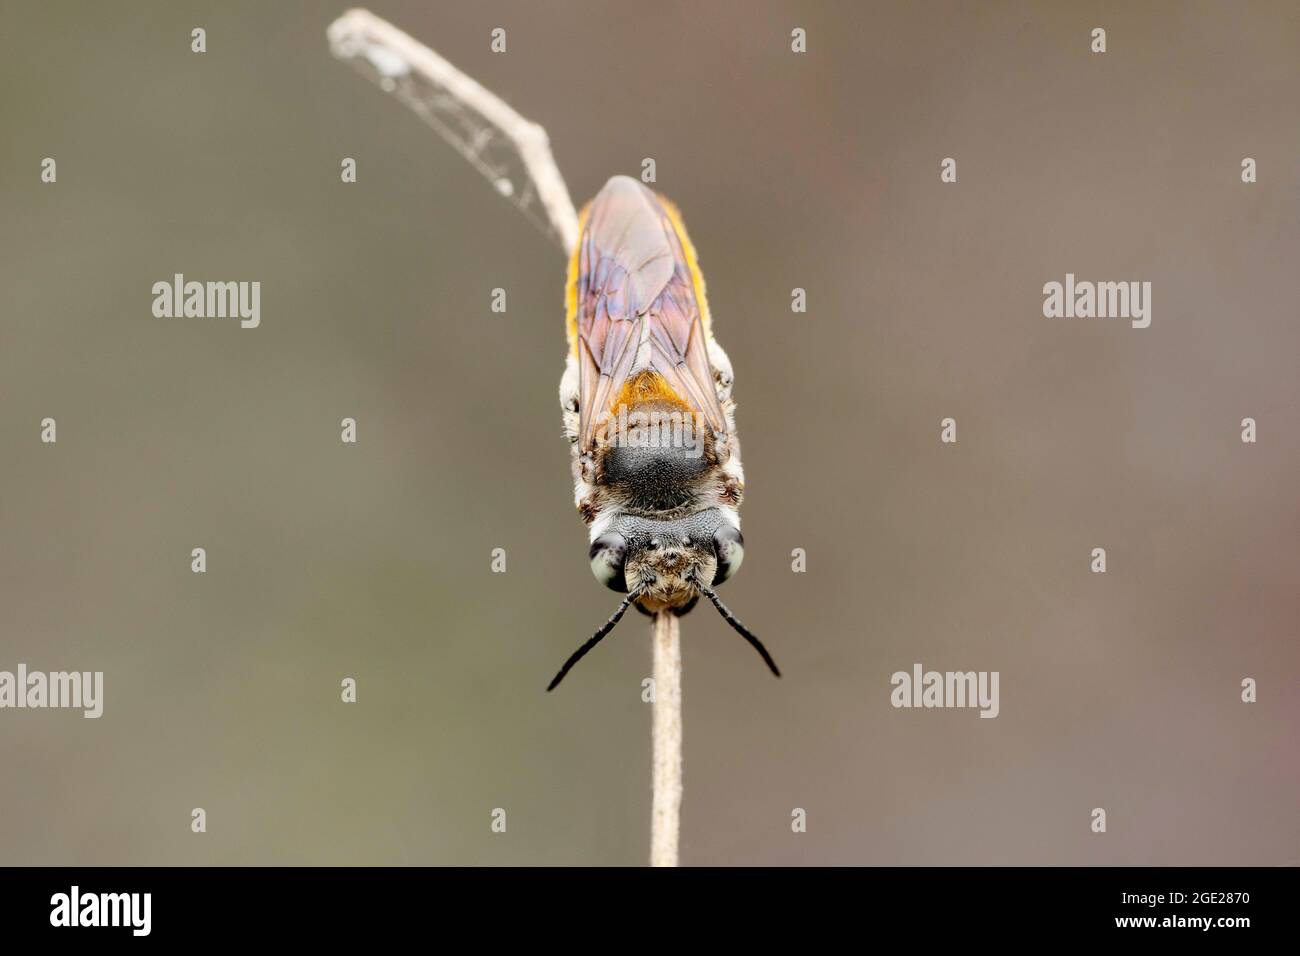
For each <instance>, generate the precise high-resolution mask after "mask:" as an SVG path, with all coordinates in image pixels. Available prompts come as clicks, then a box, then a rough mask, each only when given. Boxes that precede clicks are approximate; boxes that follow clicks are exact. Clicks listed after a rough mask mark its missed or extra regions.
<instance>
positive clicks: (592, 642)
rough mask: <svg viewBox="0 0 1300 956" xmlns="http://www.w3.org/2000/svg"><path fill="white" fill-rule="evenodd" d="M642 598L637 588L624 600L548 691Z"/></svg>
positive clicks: (551, 683)
mask: <svg viewBox="0 0 1300 956" xmlns="http://www.w3.org/2000/svg"><path fill="white" fill-rule="evenodd" d="M640 596H641V589H640V588H637V589H636V590H635V591H633V592H632V593H631V594H629V595H628V596H627V597H625V598H623V603H622V604H620V605H619V606H618V610H617V611H615V612H614V613H613V614H611V615H610V617H609V620H608V621H606V622H605V623H604V625H602V627H601V629H600V630H599V631H597V632H596V633H595V634H593V635H591V640H589V641H587V643H586V644H583V645H582V646H581V647H580V648H578V649H577V650H576V651H574V652H573V654H572V655H570V657H569V659H568V660H567V661H565V662H564V666H563V667H561V668H560V672H559V673H558V674H556V675H555V677H554V678H553V679H552V680H551V682H550V683H549V684H547V685H546V690H547V691H548V692H549V691H553V690H555V688H556V687H557V686H558V685H559V683H560V681H562V680H564V675H565V674H567V673H569V671H570V670H572V669H573V665H574V664H576V663H578V661H580V660H582V659H583V658H584V657H585V656H586V655H587V651H589V650H591V649H592V648H593V647H595V646H596V645H597V644H599V643H600V642H601V639H602V638H604V636H605V635H606V634H608V633H609V632H610V631H612V630H614V625H615V624H617V623H618V622H619V621H621V620H622V619H623V612H624V611H626V610H627V609H628V607H629V606H631V604H632V602H633V601H635V600H636V599H637V598H639V597H640ZM763 654H764V655H766V654H767V651H764V652H763Z"/></svg>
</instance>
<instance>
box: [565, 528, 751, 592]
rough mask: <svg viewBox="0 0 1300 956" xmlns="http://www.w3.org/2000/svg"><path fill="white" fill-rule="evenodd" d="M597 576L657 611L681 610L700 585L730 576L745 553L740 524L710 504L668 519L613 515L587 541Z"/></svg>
mask: <svg viewBox="0 0 1300 956" xmlns="http://www.w3.org/2000/svg"><path fill="white" fill-rule="evenodd" d="M588 557H589V558H590V560H591V572H592V574H594V575H595V576H596V580H597V581H599V582H600V583H601V584H603V585H605V587H607V588H609V589H610V590H613V591H619V592H621V593H624V594H628V593H635V594H636V595H637V597H636V598H634V600H636V602H637V603H638V604H639V605H640V606H641V607H642V608H644V609H645V610H647V611H649V612H651V613H655V612H658V611H663V610H668V609H673V610H677V611H678V613H684V611H685V610H689V608H690V606H691V605H693V604H694V603H695V601H696V600H698V599H699V596H700V594H701V593H702V592H701V589H700V585H704V586H705V587H710V588H711V587H714V586H716V585H719V584H721V583H722V582H724V581H726V580H727V579H728V578H730V577H731V576H732V575H733V574H735V573H736V571H737V570H738V569H739V568H740V563H741V562H742V561H743V560H744V558H745V539H744V538H743V537H741V534H740V529H739V528H737V527H736V526H735V525H733V524H731V523H730V522H729V521H727V520H725V519H724V518H723V516H722V514H721V512H719V511H717V510H716V509H715V510H710V511H706V512H702V513H697V514H694V515H689V516H687V517H685V518H679V519H676V520H672V521H651V520H647V519H644V518H634V517H622V518H618V519H615V521H614V522H613V523H612V525H611V527H610V529H609V530H607V531H605V532H604V533H602V534H600V535H598V536H597V537H596V539H595V540H594V541H592V542H591V550H590V552H589V554H588Z"/></svg>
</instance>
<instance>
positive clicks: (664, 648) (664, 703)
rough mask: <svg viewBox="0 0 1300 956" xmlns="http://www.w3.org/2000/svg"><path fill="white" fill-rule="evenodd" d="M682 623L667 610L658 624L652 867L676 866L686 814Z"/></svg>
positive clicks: (656, 621)
mask: <svg viewBox="0 0 1300 956" xmlns="http://www.w3.org/2000/svg"><path fill="white" fill-rule="evenodd" d="M680 620H681V619H680V618H678V617H676V616H675V615H673V614H670V613H668V612H667V611H664V612H662V613H660V614H658V615H656V616H655V621H654V679H655V685H654V686H655V698H654V705H653V706H654V718H653V723H654V730H653V736H654V766H653V787H654V799H653V802H652V804H651V815H650V865H651V866H676V865H677V842H678V832H679V831H680V829H681V809H682V644H681V632H680V630H679V627H680Z"/></svg>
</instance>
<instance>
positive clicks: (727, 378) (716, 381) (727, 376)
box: [708, 335, 732, 405]
mask: <svg viewBox="0 0 1300 956" xmlns="http://www.w3.org/2000/svg"><path fill="white" fill-rule="evenodd" d="M708 347H709V365H711V366H712V367H713V387H714V388H715V389H717V392H718V401H719V402H721V403H722V404H724V405H725V404H726V403H727V402H728V401H729V400H730V399H731V385H732V373H731V359H729V358H727V353H726V352H724V351H723V350H722V346H721V345H719V344H718V340H717V339H715V338H714V337H713V336H712V335H710V336H709V346H708Z"/></svg>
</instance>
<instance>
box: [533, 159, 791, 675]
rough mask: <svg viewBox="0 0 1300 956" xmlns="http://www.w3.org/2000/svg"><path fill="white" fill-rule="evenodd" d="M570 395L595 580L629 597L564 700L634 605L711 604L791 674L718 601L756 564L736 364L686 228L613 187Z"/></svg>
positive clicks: (579, 492)
mask: <svg viewBox="0 0 1300 956" xmlns="http://www.w3.org/2000/svg"><path fill="white" fill-rule="evenodd" d="M566 312H567V317H566V325H567V334H568V345H569V350H568V358H567V360H566V363H565V368H564V375H563V377H562V379H561V380H560V404H561V407H562V409H563V416H564V433H565V436H566V437H567V438H568V440H569V442H570V446H571V458H572V470H573V487H574V492H573V493H574V502H575V504H576V505H577V508H578V513H579V514H580V515H581V516H582V519H583V521H585V522H586V523H587V525H588V531H589V541H590V551H589V554H588V557H589V559H590V562H591V571H592V574H594V575H595V577H596V580H597V581H599V582H600V583H601V584H604V585H605V586H606V587H608V588H610V589H611V590H614V591H618V592H620V593H622V594H624V595H626V596H625V597H624V598H623V600H622V602H621V603H620V604H619V605H618V608H617V609H616V610H615V611H614V613H613V614H612V615H611V616H610V618H609V620H608V621H606V622H605V624H604V625H603V626H602V627H601V628H600V629H599V630H597V631H596V633H595V634H594V635H592V637H591V639H590V640H588V641H587V642H586V643H585V644H583V645H582V646H581V647H580V648H578V650H576V651H575V652H574V653H573V654H572V656H570V657H569V659H568V660H567V661H565V663H564V666H563V667H562V668H560V671H559V673H557V674H556V675H555V678H554V679H553V680H552V681H551V683H550V686H549V687H547V690H553V689H554V688H555V687H556V686H557V685H558V684H559V683H560V681H561V680H563V679H564V676H565V675H566V674H567V673H568V672H569V670H570V668H572V667H573V665H574V664H576V663H577V662H578V661H579V660H581V659H582V657H583V656H584V655H586V653H587V652H588V651H590V650H591V649H592V648H593V647H595V646H596V645H597V644H598V643H600V641H601V640H602V639H603V638H604V637H605V636H606V635H607V634H609V632H610V631H612V630H613V629H614V627H615V625H617V624H618V622H619V621H620V620H621V619H622V617H623V614H624V613H625V612H626V611H627V609H628V608H629V607H631V606H635V607H636V608H637V609H638V610H640V611H642V612H643V613H645V614H648V615H655V614H661V613H671V614H675V615H679V616H680V615H683V614H686V613H687V612H688V611H690V610H691V609H692V608H693V607H695V605H696V603H697V602H698V601H699V599H700V598H701V597H704V598H706V599H708V600H709V602H710V603H712V604H713V606H714V607H715V608H717V610H718V612H719V613H720V614H721V615H722V617H723V619H724V620H726V622H727V623H728V624H730V625H731V626H732V627H733V628H735V630H736V631H737V632H738V633H739V634H740V635H741V636H742V637H743V638H744V639H745V640H746V641H748V642H749V643H750V644H751V645H752V646H753V647H754V649H755V650H757V651H758V653H759V654H760V655H761V656H762V658H763V661H764V662H765V663H766V664H767V666H768V668H770V669H771V671H772V673H773V674H775V675H776V676H778V677H780V676H781V672H780V671H779V670H778V669H777V666H776V663H775V662H774V661H773V660H772V657H771V655H770V654H768V652H767V649H766V648H765V647H763V645H762V643H761V642H760V641H759V639H758V638H757V637H755V636H754V634H753V633H752V632H750V630H749V629H748V628H746V627H745V625H744V624H742V623H741V622H740V621H739V620H737V618H736V616H735V615H734V614H732V613H731V611H730V610H729V609H728V608H727V606H726V605H725V604H723V603H722V601H721V600H720V599H719V598H718V594H717V592H716V591H715V590H714V588H716V587H717V586H719V585H721V584H722V583H723V582H724V581H726V580H728V579H729V578H730V577H732V575H734V574H735V573H736V572H737V571H738V570H739V569H740V565H741V562H742V561H743V560H744V557H745V539H744V537H743V536H742V535H741V533H740V512H739V509H740V504H741V501H742V499H743V498H744V492H745V471H744V468H743V466H742V465H741V461H740V442H739V440H738V438H737V436H736V406H735V401H734V400H733V399H732V381H733V378H732V369H731V360H730V359H729V358H728V357H727V353H726V352H724V351H723V350H722V346H720V345H719V344H718V342H717V340H716V339H715V338H714V337H713V331H712V322H711V318H710V315H709V306H708V300H707V299H706V298H705V292H704V277H703V276H702V275H701V273H700V267H699V262H698V260H697V257H696V253H695V247H694V246H693V245H692V244H691V240H690V238H689V236H687V234H686V227H685V225H684V224H683V223H682V217H681V214H680V213H679V212H678V211H677V208H676V207H675V206H673V204H672V203H670V202H669V201H668V200H666V199H664V198H663V197H662V196H659V195H656V194H655V193H654V192H652V191H651V190H650V189H648V188H646V186H644V185H643V184H642V183H640V182H639V181H637V180H635V179H632V178H631V177H628V176H615V177H613V178H612V179H610V180H609V182H607V183H606V184H605V186H604V188H602V189H601V191H600V192H599V193H598V194H597V195H596V198H595V199H593V200H592V201H591V202H590V203H589V204H588V205H587V206H586V207H585V208H584V209H583V210H582V212H581V214H580V216H579V220H578V240H577V244H576V246H575V248H574V249H573V253H572V255H571V256H570V259H569V271H568V282H567V287H566Z"/></svg>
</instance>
